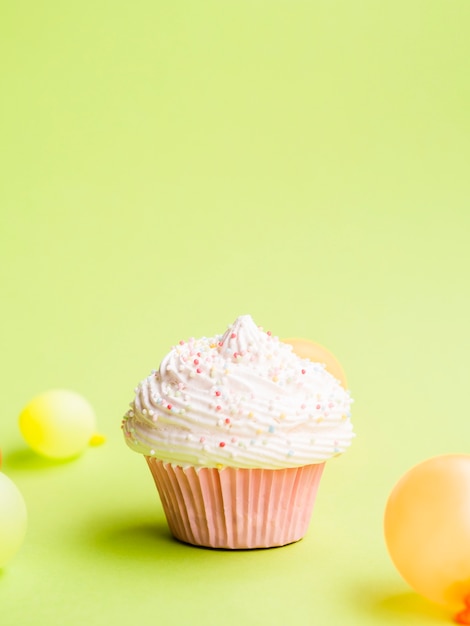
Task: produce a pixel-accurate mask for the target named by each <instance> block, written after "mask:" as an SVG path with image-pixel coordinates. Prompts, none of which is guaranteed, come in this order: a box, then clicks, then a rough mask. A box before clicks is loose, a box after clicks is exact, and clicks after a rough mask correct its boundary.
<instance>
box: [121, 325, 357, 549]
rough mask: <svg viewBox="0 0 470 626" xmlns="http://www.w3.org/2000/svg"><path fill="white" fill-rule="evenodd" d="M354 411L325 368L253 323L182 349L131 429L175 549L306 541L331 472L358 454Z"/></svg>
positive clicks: (129, 420) (168, 360) (144, 391)
mask: <svg viewBox="0 0 470 626" xmlns="http://www.w3.org/2000/svg"><path fill="white" fill-rule="evenodd" d="M351 403H352V400H351V397H350V395H349V392H348V391H346V390H345V389H344V388H343V387H342V386H341V384H340V383H339V381H338V380H336V378H335V377H334V376H333V375H332V374H330V373H329V372H328V371H327V370H326V368H325V366H324V365H323V364H321V363H314V362H312V361H310V360H309V359H304V358H300V357H298V356H297V355H296V354H295V353H294V351H293V349H292V346H291V345H289V344H287V343H283V342H282V341H280V340H279V339H278V338H277V337H275V336H273V335H272V334H271V333H270V332H264V331H263V329H262V328H261V327H259V326H257V325H256V324H255V323H254V321H253V319H252V318H251V317H250V316H249V315H243V316H241V317H239V318H238V319H237V320H236V321H235V322H234V323H233V324H232V325H231V326H230V327H229V328H228V329H227V331H226V332H225V333H224V334H221V335H215V336H214V337H211V338H207V337H202V338H201V339H190V340H189V341H180V342H179V344H178V345H176V346H174V347H173V348H172V350H171V351H170V353H169V354H168V355H167V356H166V357H165V358H164V359H163V361H162V363H161V365H160V367H159V369H158V370H154V371H152V372H151V374H150V375H149V376H148V377H147V378H146V379H145V380H143V381H142V382H141V383H140V384H139V385H138V386H137V388H136V390H135V398H134V400H133V401H132V402H131V404H130V409H129V410H128V411H127V413H126V415H125V416H124V419H123V423H122V429H123V432H124V436H125V441H126V443H127V445H128V446H129V447H130V448H131V449H132V450H134V451H136V452H140V453H141V454H143V455H144V457H145V459H146V462H147V464H148V467H149V468H150V471H151V473H152V475H153V478H154V481H155V484H156V487H157V489H158V492H159V494H160V498H161V502H162V505H163V509H164V512H165V515H166V518H167V521H168V525H169V527H170V530H171V532H172V534H173V535H174V536H175V537H176V538H177V539H179V540H181V541H183V542H186V543H189V544H193V545H197V546H207V547H212V548H226V549H248V548H268V547H274V546H282V545H286V544H289V543H292V542H295V541H298V540H299V539H301V538H302V537H303V536H304V535H305V533H306V531H307V528H308V524H309V521H310V517H311V513H312V509H313V505H314V501H315V497H316V493H317V489H318V485H319V482H320V478H321V475H322V472H323V469H324V466H325V462H326V461H327V460H328V459H330V458H331V457H333V456H337V455H339V454H341V453H342V452H344V451H345V450H346V449H347V448H348V446H349V445H350V443H351V440H352V437H353V431H352V425H351V421H350V406H351Z"/></svg>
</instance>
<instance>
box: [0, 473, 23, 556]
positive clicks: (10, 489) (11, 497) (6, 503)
mask: <svg viewBox="0 0 470 626" xmlns="http://www.w3.org/2000/svg"><path fill="white" fill-rule="evenodd" d="M26 521H27V516H26V505H25V502H24V499H23V496H22V495H21V493H20V491H19V490H18V488H17V486H16V485H15V484H14V482H13V481H12V480H10V479H9V478H8V477H7V476H5V474H3V473H1V472H0V568H2V567H4V566H5V565H6V564H7V563H8V562H9V561H10V559H11V558H12V557H13V556H14V555H15V553H16V552H17V551H18V550H19V548H20V546H21V544H22V543H23V540H24V536H25V533H26Z"/></svg>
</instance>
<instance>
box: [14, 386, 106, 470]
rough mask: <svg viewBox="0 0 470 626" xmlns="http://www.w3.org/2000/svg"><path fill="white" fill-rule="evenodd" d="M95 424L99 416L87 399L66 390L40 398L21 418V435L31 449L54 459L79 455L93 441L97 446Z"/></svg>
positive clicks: (28, 407)
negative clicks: (96, 416)
mask: <svg viewBox="0 0 470 626" xmlns="http://www.w3.org/2000/svg"><path fill="white" fill-rule="evenodd" d="M95 422H96V420H95V413H94V411H93V408H92V406H91V405H90V404H89V403H88V402H87V400H85V398H84V397H83V396H81V395H79V394H78V393H75V392H74V391H68V390H64V389H58V390H51V391H46V392H44V393H42V394H40V395H39V396H36V397H35V398H33V399H32V400H31V401H30V402H29V403H28V404H27V405H26V406H25V407H24V409H23V410H22V412H21V414H20V417H19V424H20V430H21V433H22V435H23V437H24V438H25V440H26V442H27V443H28V444H29V446H30V447H31V448H32V449H33V450H34V451H35V452H38V453H39V454H42V455H43V456H46V457H50V458H54V459H67V458H70V457H73V456H76V455H78V454H80V453H81V452H83V450H84V449H85V448H86V447H87V446H88V444H89V443H90V442H91V443H92V444H94V445H96V443H97V441H96V436H94V435H95V427H96V426H95Z"/></svg>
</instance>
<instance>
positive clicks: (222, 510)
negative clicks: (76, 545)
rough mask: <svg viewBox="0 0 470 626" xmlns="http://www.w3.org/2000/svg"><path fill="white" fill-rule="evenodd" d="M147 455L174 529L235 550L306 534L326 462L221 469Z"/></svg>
mask: <svg viewBox="0 0 470 626" xmlns="http://www.w3.org/2000/svg"><path fill="white" fill-rule="evenodd" d="M146 460H147V463H148V465H149V468H150V471H151V472H152V475H153V478H154V480H155V484H156V486H157V489H158V492H159V494H160V499H161V501H162V505H163V510H164V512H165V515H166V519H167V521H168V525H169V528H170V530H171V532H172V534H173V535H174V536H175V537H176V538H177V539H179V540H180V541H183V542H185V543H189V544H193V545H196V546H206V547H210V548H225V549H232V550H236V549H251V548H271V547H275V546H283V545H286V544H289V543H293V542H295V541H299V539H302V537H303V536H304V535H305V533H306V532H307V529H308V525H309V522H310V518H311V514H312V510H313V505H314V502H315V498H316V494H317V490H318V485H319V482H320V479H321V475H322V473H323V468H324V465H325V464H324V463H318V464H314V465H306V466H303V467H294V468H288V469H278V470H271V469H236V468H230V467H225V468H223V469H216V468H195V467H185V468H182V467H180V466H177V465H172V464H171V463H163V462H162V461H160V460H158V459H156V458H154V457H146Z"/></svg>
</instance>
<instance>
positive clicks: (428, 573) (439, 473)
mask: <svg viewBox="0 0 470 626" xmlns="http://www.w3.org/2000/svg"><path fill="white" fill-rule="evenodd" d="M384 532H385V539H386V543H387V548H388V551H389V553H390V556H391V558H392V561H393V563H394V564H395V566H396V568H397V569H398V571H399V572H400V574H401V575H402V576H403V578H404V579H405V580H406V581H407V582H408V584H409V585H410V586H411V587H413V589H414V590H415V591H417V592H418V593H419V594H421V595H423V596H424V597H426V598H428V599H429V600H432V601H433V602H437V603H439V604H441V605H444V606H447V607H449V608H451V609H452V610H459V609H460V612H459V614H458V615H456V620H457V621H458V622H459V623H461V624H470V611H469V610H468V608H469V606H470V604H469V603H470V456H468V455H445V456H439V457H435V458H432V459H429V460H427V461H424V462H422V463H420V464H419V465H417V466H415V467H413V468H412V469H411V470H409V471H408V472H407V473H406V474H405V475H404V476H403V477H402V478H401V479H400V480H399V481H398V483H397V484H396V485H395V487H394V489H393V490H392V492H391V494H390V497H389V499H388V501H387V505H386V508H385V518H384ZM465 607H467V608H465ZM467 620H468V621H467Z"/></svg>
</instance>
